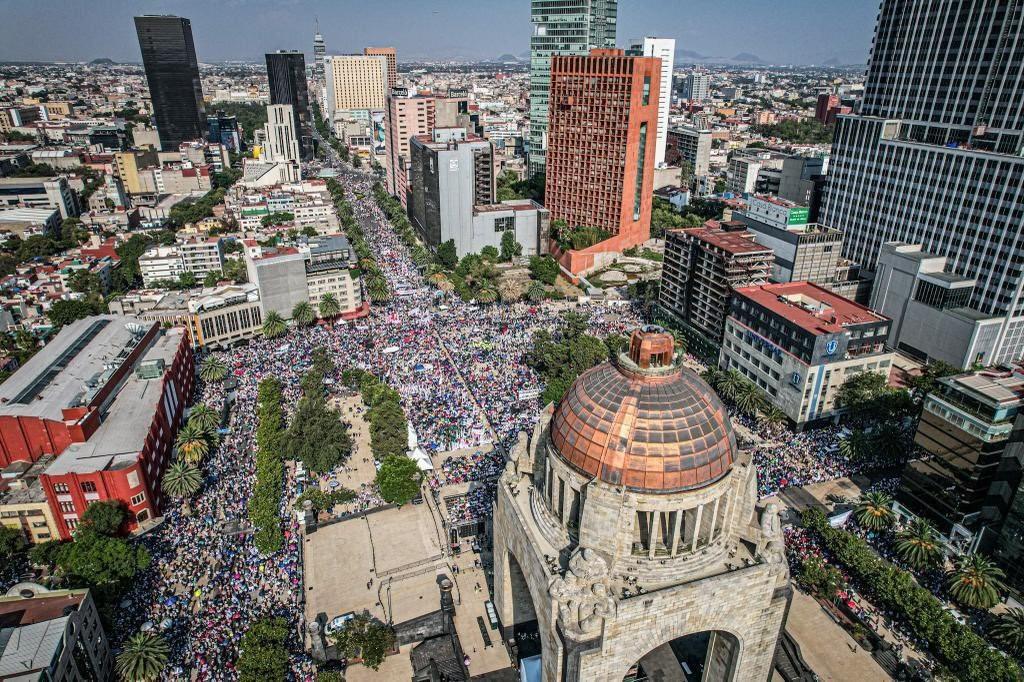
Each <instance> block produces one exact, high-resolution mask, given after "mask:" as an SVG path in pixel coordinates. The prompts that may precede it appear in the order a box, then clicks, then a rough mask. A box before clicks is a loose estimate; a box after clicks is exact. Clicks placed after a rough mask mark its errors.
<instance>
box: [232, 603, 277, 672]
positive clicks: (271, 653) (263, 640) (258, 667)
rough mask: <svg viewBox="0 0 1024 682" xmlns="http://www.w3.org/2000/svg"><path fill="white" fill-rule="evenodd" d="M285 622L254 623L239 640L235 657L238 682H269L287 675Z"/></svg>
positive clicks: (274, 620)
mask: <svg viewBox="0 0 1024 682" xmlns="http://www.w3.org/2000/svg"><path fill="white" fill-rule="evenodd" d="M287 641H288V622H287V621H286V620H285V619H284V618H264V619H261V620H258V621H256V622H255V623H253V624H252V626H251V627H250V628H249V629H248V631H246V633H245V634H244V635H243V636H242V644H241V653H240V654H239V656H238V679H239V681H240V682H272V681H273V680H283V679H285V678H286V677H287V675H288V647H287Z"/></svg>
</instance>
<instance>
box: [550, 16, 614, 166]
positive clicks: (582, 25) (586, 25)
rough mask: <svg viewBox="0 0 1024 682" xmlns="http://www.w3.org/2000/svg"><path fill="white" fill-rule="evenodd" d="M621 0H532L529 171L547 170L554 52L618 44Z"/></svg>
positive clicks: (576, 52) (574, 52)
mask: <svg viewBox="0 0 1024 682" xmlns="http://www.w3.org/2000/svg"><path fill="white" fill-rule="evenodd" d="M617 13H618V0H532V1H531V3H530V20H531V21H532V23H533V37H532V38H530V175H536V174H537V173H543V172H544V150H545V149H546V147H547V132H548V89H549V87H550V85H551V57H552V56H553V55H577V56H585V55H587V54H589V53H590V49H591V48H594V47H607V48H613V47H615V21H616V16H617Z"/></svg>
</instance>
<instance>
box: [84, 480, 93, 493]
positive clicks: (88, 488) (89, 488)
mask: <svg viewBox="0 0 1024 682" xmlns="http://www.w3.org/2000/svg"><path fill="white" fill-rule="evenodd" d="M82 492H83V493H94V492H96V484H95V483H93V482H92V481H83V482H82Z"/></svg>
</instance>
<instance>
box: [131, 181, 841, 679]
mask: <svg viewBox="0 0 1024 682" xmlns="http://www.w3.org/2000/svg"><path fill="white" fill-rule="evenodd" d="M343 184H345V185H346V188H347V190H348V192H349V198H350V200H351V201H352V204H353V208H354V211H355V215H356V217H357V219H358V220H359V222H360V224H361V225H362V227H363V230H364V232H365V234H366V237H367V240H368V242H369V243H370V245H371V247H372V249H373V250H374V255H375V257H376V260H377V263H378V266H379V267H380V268H381V270H382V271H383V272H384V274H385V276H386V277H387V279H388V282H389V284H390V286H391V289H392V292H393V293H395V294H398V295H396V296H395V297H394V298H393V300H392V301H391V302H390V303H389V304H387V305H386V306H375V307H374V308H373V309H372V311H371V314H370V316H369V317H368V318H364V319H362V320H357V321H355V322H350V323H339V324H337V325H327V324H321V325H315V326H313V327H310V328H307V329H301V330H294V329H293V330H292V331H290V332H289V334H288V335H287V336H286V337H284V338H283V339H276V340H273V341H266V340H258V341H254V342H252V343H250V344H249V345H248V346H246V347H244V348H238V349H235V350H232V351H228V352H225V353H223V354H222V356H223V357H224V358H225V360H226V361H227V363H228V364H229V366H230V367H231V369H232V373H231V374H232V378H233V379H234V383H235V388H234V390H233V391H232V393H231V394H230V395H229V394H226V393H225V390H224V387H223V386H222V385H221V384H217V385H202V386H200V389H199V394H198V396H197V400H198V401H199V402H203V403H205V404H207V405H210V406H211V407H214V408H218V409H219V408H220V407H221V406H222V405H224V403H225V401H229V403H230V404H231V405H232V408H231V410H230V417H229V422H228V424H227V435H226V436H225V437H224V438H223V440H222V442H221V443H220V445H219V447H217V448H216V449H215V451H214V452H213V453H211V455H210V456H209V457H208V459H207V461H206V462H205V463H204V466H203V469H204V472H205V484H204V487H203V489H202V490H201V491H200V493H199V494H198V495H197V496H196V497H195V498H194V499H193V500H192V501H191V513H189V514H187V515H186V514H183V513H182V511H181V510H180V509H171V510H169V511H168V512H167V514H166V517H165V521H164V523H163V524H162V525H161V526H160V527H159V528H158V529H157V530H155V531H154V532H153V533H151V534H150V535H149V536H148V537H146V538H145V539H144V540H143V542H144V543H145V544H146V545H147V546H148V547H149V549H150V550H151V552H152V553H153V555H154V558H155V561H154V565H153V568H152V569H151V570H149V571H147V572H146V573H145V575H144V576H143V578H142V579H141V580H139V581H138V582H137V584H136V585H135V588H134V589H133V590H132V592H131V594H129V595H128V596H127V597H126V598H125V603H124V608H123V609H121V610H120V611H119V616H118V617H119V622H118V623H117V632H118V633H119V635H120V636H122V637H123V636H124V635H126V634H128V633H131V632H133V631H135V630H136V629H137V628H139V627H140V626H141V627H144V628H156V629H159V630H161V631H162V633H163V634H164V636H165V637H166V638H167V639H168V641H169V643H170V644H171V661H172V663H171V666H170V668H169V670H168V671H165V677H167V678H168V679H179V678H185V677H192V678H194V679H197V680H212V679H233V678H234V677H235V675H234V673H233V668H232V666H233V665H234V663H235V661H236V660H237V658H238V654H239V651H238V645H239V641H240V639H241V637H242V635H243V634H244V633H245V631H246V630H247V628H248V627H249V626H250V625H251V624H252V623H253V622H254V620H256V619H258V618H261V617H264V616H268V615H280V616H283V617H285V618H287V619H289V621H290V622H291V624H292V625H293V628H292V632H293V637H294V639H293V641H292V642H291V644H292V649H293V651H296V652H297V651H301V646H300V643H299V642H298V639H297V638H298V634H297V633H298V632H300V631H301V630H300V628H301V626H302V613H303V608H302V600H303V596H302V595H303V590H302V587H301V573H302V570H301V554H300V553H301V542H300V537H299V532H298V528H297V526H296V523H295V521H294V515H293V514H292V512H291V505H292V502H293V500H294V497H295V495H296V493H297V486H296V484H295V481H293V480H291V478H289V480H288V484H287V490H286V494H285V495H284V497H283V499H282V501H281V521H282V524H283V525H284V527H285V529H286V543H285V547H284V548H283V549H282V550H281V551H279V552H277V553H276V554H274V555H273V556H270V557H263V556H261V555H260V554H259V553H258V552H257V551H256V549H255V547H254V546H253V543H252V539H251V536H250V534H248V533H246V532H244V531H245V529H246V526H247V524H248V520H247V513H246V509H247V504H248V500H249V497H250V495H251V493H252V487H253V476H254V474H253V468H254V466H253V453H252V450H253V434H254V430H255V427H256V424H255V415H256V393H257V386H258V384H259V382H260V381H261V380H262V379H263V378H265V377H269V376H274V377H276V378H277V379H278V380H280V381H281V382H282V384H283V386H284V394H285V400H284V404H285V405H286V406H294V405H295V403H296V402H297V400H298V398H299V396H300V392H301V388H300V379H301V377H302V374H303V373H304V372H305V371H306V370H307V368H308V362H309V358H310V355H311V353H312V351H313V349H315V348H318V347H324V348H326V349H328V351H329V354H330V356H331V357H332V358H333V359H334V361H335V362H336V364H337V365H338V367H339V369H345V368H360V369H363V370H366V371H369V372H372V373H373V374H375V375H376V376H378V377H380V378H381V379H382V380H383V381H384V382H386V383H387V384H388V385H389V386H391V387H392V388H394V389H395V390H397V391H398V393H399V395H400V397H401V400H402V404H403V407H404V408H405V412H406V415H407V416H408V418H409V420H410V423H411V424H412V426H413V427H414V429H415V432H416V435H417V438H418V442H419V445H420V446H421V447H422V448H424V449H425V450H426V451H427V452H429V453H437V452H447V451H450V450H455V449H470V450H472V451H473V452H472V454H470V455H468V456H460V457H448V458H446V459H445V460H444V461H443V462H442V465H441V467H440V468H439V469H438V470H435V471H433V472H431V473H430V474H429V475H428V476H427V484H428V486H429V487H430V488H431V489H432V490H433V491H435V493H437V494H443V491H442V489H443V488H444V486H448V485H457V484H462V483H468V484H469V486H468V488H469V490H468V491H467V492H466V493H465V495H459V496H455V497H453V498H451V499H446V503H447V509H448V512H449V515H450V520H451V521H452V522H455V523H459V522H466V521H471V520H479V519H483V518H485V517H486V516H488V515H489V514H490V511H491V501H492V499H493V495H494V491H495V489H496V480H497V477H498V476H499V474H500V473H501V469H502V466H503V462H504V453H505V451H507V449H508V447H509V446H510V444H511V442H512V441H513V440H514V439H515V437H516V435H517V434H518V433H519V432H520V431H521V430H524V429H530V428H532V426H533V424H534V423H535V422H536V419H537V417H538V415H539V411H540V409H541V406H540V405H539V404H538V400H537V396H538V395H539V393H540V390H541V389H542V388H543V387H542V385H541V381H540V378H539V377H538V376H537V374H536V373H535V372H533V370H531V369H530V368H529V367H528V366H527V365H526V363H525V361H524V356H525V355H526V353H527V352H528V351H529V350H530V348H531V338H532V336H533V334H534V332H535V331H537V330H539V329H549V330H551V329H555V328H557V327H558V326H559V324H560V322H559V315H560V313H561V310H560V306H556V305H545V306H536V305H532V304H525V303H520V304H515V305H492V306H485V307H481V306H476V305H473V304H467V303H464V302H462V301H460V300H459V299H458V298H457V297H454V296H453V295H451V294H444V293H441V292H438V291H436V290H434V289H432V288H430V287H427V286H426V285H425V282H424V280H423V278H422V277H421V275H420V273H419V271H418V270H417V269H416V268H415V266H414V265H413V264H412V262H411V260H410V258H409V254H408V251H407V249H406V248H405V247H404V246H403V245H402V244H401V243H400V241H399V240H398V238H397V236H396V234H395V233H394V231H393V230H391V229H390V227H389V226H388V225H387V221H386V219H385V217H384V215H383V213H382V212H381V211H380V210H379V209H378V208H377V206H375V205H374V204H373V202H372V199H371V198H370V197H371V191H370V183H369V181H368V180H366V179H364V178H363V177H361V176H360V177H346V178H345V182H344V183H343ZM573 308H574V309H576V310H579V311H580V312H583V313H586V314H588V315H589V324H590V326H591V333H594V334H596V335H598V336H606V335H608V334H617V333H626V332H628V331H629V330H630V329H632V328H633V327H635V326H636V325H637V324H638V323H639V319H638V318H637V317H636V316H635V314H634V313H633V312H632V311H631V310H630V309H628V308H626V309H622V308H616V309H612V308H607V307H604V306H602V305H593V304H590V305H580V306H573ZM467 389H468V390H467ZM837 439H838V434H837V432H836V431H835V430H825V431H818V432H814V433H809V434H800V435H797V436H793V437H791V438H790V439H789V440H788V441H786V442H783V443H779V442H774V443H770V444H767V445H764V446H759V447H757V448H756V450H755V461H756V463H757V467H758V471H759V494H761V495H768V494H772V493H774V492H776V491H778V490H779V489H781V488H784V487H786V486H788V485H800V484H804V483H808V482H813V481H817V480H823V479H825V478H835V477H838V476H842V475H844V474H847V473H851V472H852V471H853V469H854V466H853V465H852V464H851V463H849V462H846V461H844V460H843V458H841V457H839V455H838V448H837V447H836V443H837ZM488 444H490V446H489V447H487V446H488ZM285 455H286V456H287V453H285ZM356 456H364V455H362V454H358V453H357V455H356ZM314 480H315V481H316V479H314ZM355 492H356V493H357V498H356V500H354V501H353V502H352V503H350V508H351V509H353V510H365V509H368V508H371V507H374V506H377V505H379V504H380V503H381V500H380V498H379V495H378V493H377V491H376V490H375V488H374V487H373V485H372V484H363V485H362V486H361V487H360V489H358V490H356V491H355ZM312 675H313V669H312V665H311V662H310V661H309V659H308V658H307V657H305V656H304V655H302V654H296V655H295V656H294V658H293V666H292V677H291V679H303V680H306V679H312Z"/></svg>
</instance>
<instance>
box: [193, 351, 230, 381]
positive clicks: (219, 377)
mask: <svg viewBox="0 0 1024 682" xmlns="http://www.w3.org/2000/svg"><path fill="white" fill-rule="evenodd" d="M227 375H228V366H227V364H225V363H224V361H223V360H221V359H220V357H218V356H216V355H207V356H206V359H205V360H203V364H202V365H200V366H199V378H200V379H202V380H203V381H205V382H206V383H208V384H212V383H215V382H217V381H223V380H224V378H225V377H226V376H227Z"/></svg>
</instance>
